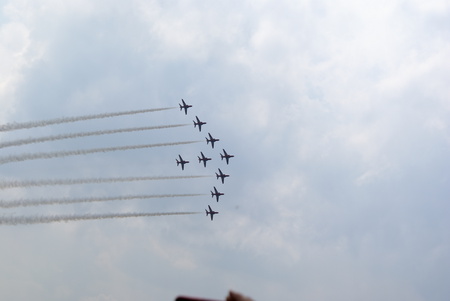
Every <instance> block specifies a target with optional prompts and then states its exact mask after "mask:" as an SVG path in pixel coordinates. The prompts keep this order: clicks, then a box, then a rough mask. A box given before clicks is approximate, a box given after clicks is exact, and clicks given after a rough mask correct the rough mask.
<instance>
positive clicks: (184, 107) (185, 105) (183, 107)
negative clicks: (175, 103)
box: [179, 98, 192, 115]
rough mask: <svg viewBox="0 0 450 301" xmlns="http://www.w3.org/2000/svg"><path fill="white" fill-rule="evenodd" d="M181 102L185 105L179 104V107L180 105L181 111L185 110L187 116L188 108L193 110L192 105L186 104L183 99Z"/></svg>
mask: <svg viewBox="0 0 450 301" xmlns="http://www.w3.org/2000/svg"><path fill="white" fill-rule="evenodd" d="M181 102H182V103H183V105H181V103H179V105H180V111H181V110H183V109H184V115H187V109H188V108H191V107H192V105H188V104H186V103H185V102H184V99H183V98H182V99H181Z"/></svg>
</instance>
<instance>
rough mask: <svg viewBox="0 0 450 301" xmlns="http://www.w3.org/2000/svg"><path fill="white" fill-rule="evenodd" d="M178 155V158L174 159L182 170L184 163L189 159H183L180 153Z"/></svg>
mask: <svg viewBox="0 0 450 301" xmlns="http://www.w3.org/2000/svg"><path fill="white" fill-rule="evenodd" d="M178 157H180V160H178V159H175V160H177V166H178V165H180V164H181V169H182V170H184V164H186V163H189V161H185V160H183V158H181V155H178Z"/></svg>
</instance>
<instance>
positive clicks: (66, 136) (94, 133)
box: [0, 124, 189, 148]
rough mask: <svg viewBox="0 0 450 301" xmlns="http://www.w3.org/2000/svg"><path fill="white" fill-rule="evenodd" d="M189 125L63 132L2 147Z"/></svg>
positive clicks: (1, 145) (7, 142)
mask: <svg viewBox="0 0 450 301" xmlns="http://www.w3.org/2000/svg"><path fill="white" fill-rule="evenodd" d="M187 125H189V124H172V125H159V126H147V127H135V128H124V129H114V130H103V131H92V132H80V133H69V134H61V135H54V136H46V137H39V138H27V139H20V140H13V141H5V142H2V143H0V148H5V147H11V146H20V145H24V144H32V143H41V142H47V141H55V140H63V139H73V138H82V137H88V136H100V135H110V134H118V133H128V132H138V131H148V130H159V129H166V128H174V127H181V126H187Z"/></svg>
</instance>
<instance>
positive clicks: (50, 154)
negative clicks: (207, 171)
mask: <svg viewBox="0 0 450 301" xmlns="http://www.w3.org/2000/svg"><path fill="white" fill-rule="evenodd" d="M197 142H202V141H182V142H168V143H156V144H141V145H125V146H116V147H104V148H92V149H78V150H73V151H59V152H48V153H28V154H21V155H17V156H5V157H0V164H5V163H11V162H21V161H28V160H36V159H53V158H61V157H68V156H79V155H87V154H94V153H106V152H115V151H125V150H131V149H141V148H152V147H162V146H174V145H181V144H191V143H197Z"/></svg>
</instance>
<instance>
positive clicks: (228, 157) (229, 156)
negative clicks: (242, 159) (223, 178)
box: [220, 149, 234, 164]
mask: <svg viewBox="0 0 450 301" xmlns="http://www.w3.org/2000/svg"><path fill="white" fill-rule="evenodd" d="M222 150H223V153H224V154H223V155H222V154H220V156H221V157H222V160H223V158H225V159H226V161H227V164H228V160H229V159H230V158H233V157H234V155H229V154H227V152H226V151H225V150H224V149H222Z"/></svg>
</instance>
